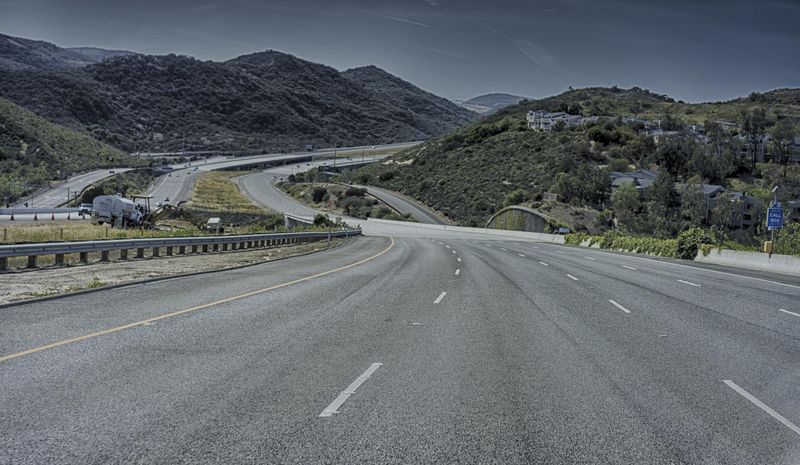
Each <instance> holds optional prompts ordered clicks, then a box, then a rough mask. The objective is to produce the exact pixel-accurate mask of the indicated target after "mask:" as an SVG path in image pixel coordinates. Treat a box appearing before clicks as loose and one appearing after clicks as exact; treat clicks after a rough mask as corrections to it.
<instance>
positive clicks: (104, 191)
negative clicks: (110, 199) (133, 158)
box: [70, 168, 157, 206]
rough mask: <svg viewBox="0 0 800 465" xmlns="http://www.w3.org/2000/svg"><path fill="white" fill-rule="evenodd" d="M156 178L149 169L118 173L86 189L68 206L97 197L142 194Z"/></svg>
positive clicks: (90, 201) (87, 201)
mask: <svg viewBox="0 0 800 465" xmlns="http://www.w3.org/2000/svg"><path fill="white" fill-rule="evenodd" d="M156 178H157V176H156V174H155V173H154V172H153V170H152V169H150V168H141V169H138V170H133V171H126V172H124V173H119V174H117V175H115V176H112V177H110V178H106V179H104V180H103V181H101V182H99V183H97V184H95V185H93V186H90V187H88V188H87V189H86V190H85V191H83V193H82V194H81V195H80V197H79V198H78V199H76V200H75V201H74V202H71V203H70V205H72V206H77V205H79V204H81V203H92V200H94V198H95V197H97V196H98V195H116V194H122V195H123V196H124V197H130V196H131V195H138V194H142V193H144V192H145V191H146V190H147V188H148V187H150V184H152V183H153V181H155V179H156Z"/></svg>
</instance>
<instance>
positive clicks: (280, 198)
mask: <svg viewBox="0 0 800 465" xmlns="http://www.w3.org/2000/svg"><path fill="white" fill-rule="evenodd" d="M358 160H359V159H358V158H352V159H349V158H348V159H343V160H337V163H338V164H342V163H345V164H347V163H348V162H349V161H353V162H358ZM332 164H333V161H332V160H319V161H313V162H310V163H294V164H289V165H284V166H279V167H275V168H270V169H267V170H264V171H260V172H256V173H252V174H248V175H245V176H242V177H241V178H239V179H238V180H237V182H238V184H239V187H240V188H241V189H242V191H243V192H244V194H245V195H247V196H248V197H249V198H250V199H251V200H252V201H254V202H256V203H258V204H260V205H262V206H264V207H266V208H269V209H271V210H274V211H279V212H285V213H289V214H291V215H294V216H300V217H305V218H312V217H313V216H314V215H315V214H317V213H322V212H319V211H316V210H314V209H313V208H310V207H308V206H306V205H303V204H301V203H299V202H298V201H297V200H295V199H293V198H291V197H290V196H289V195H287V194H286V193H284V192H283V191H282V190H281V189H280V188H279V187H277V183H278V182H279V181H280V180H283V179H286V178H288V177H289V176H290V175H292V174H295V173H298V172H301V171H307V170H309V169H311V168H324V167H326V166H330V165H332ZM359 187H364V188H365V189H367V192H369V194H370V195H373V196H375V197H376V198H378V199H380V200H381V201H383V202H384V203H386V204H387V205H389V206H390V207H392V208H394V209H395V210H397V211H399V212H400V213H404V214H409V215H411V216H412V217H413V218H414V219H415V220H416V221H418V222H420V223H427V224H444V221H443V220H442V219H441V218H440V217H439V215H437V214H436V213H434V212H433V211H432V210H430V209H429V208H427V207H425V206H424V205H421V204H420V203H418V202H415V201H413V200H411V199H409V198H407V197H405V196H403V195H401V194H398V193H396V192H392V191H389V190H386V189H380V188H377V187H367V186H359ZM345 219H346V220H347V221H348V222H349V223H351V224H353V225H362V226H363V224H364V223H366V222H365V221H362V220H358V219H356V218H345Z"/></svg>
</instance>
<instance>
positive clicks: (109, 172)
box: [108, 170, 116, 174]
mask: <svg viewBox="0 0 800 465" xmlns="http://www.w3.org/2000/svg"><path fill="white" fill-rule="evenodd" d="M114 173H116V171H114V170H108V174H114Z"/></svg>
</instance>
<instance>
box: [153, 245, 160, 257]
mask: <svg viewBox="0 0 800 465" xmlns="http://www.w3.org/2000/svg"><path fill="white" fill-rule="evenodd" d="M153 256H154V257H160V256H161V247H153Z"/></svg>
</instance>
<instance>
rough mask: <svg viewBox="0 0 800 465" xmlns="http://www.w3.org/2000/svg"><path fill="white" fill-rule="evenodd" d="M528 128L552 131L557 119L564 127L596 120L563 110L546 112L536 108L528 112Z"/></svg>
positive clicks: (595, 118) (593, 117) (594, 117)
mask: <svg viewBox="0 0 800 465" xmlns="http://www.w3.org/2000/svg"><path fill="white" fill-rule="evenodd" d="M527 120H528V129H533V130H536V131H546V132H549V131H552V130H553V127H554V126H555V125H556V123H557V122H558V121H562V122H563V123H564V126H565V127H574V126H580V125H582V124H585V123H588V122H590V121H596V120H597V117H596V116H592V117H588V118H584V117H582V116H580V115H570V114H569V113H565V112H563V111H558V112H552V113H551V112H547V111H544V110H536V111H529V112H528V117H527Z"/></svg>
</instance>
